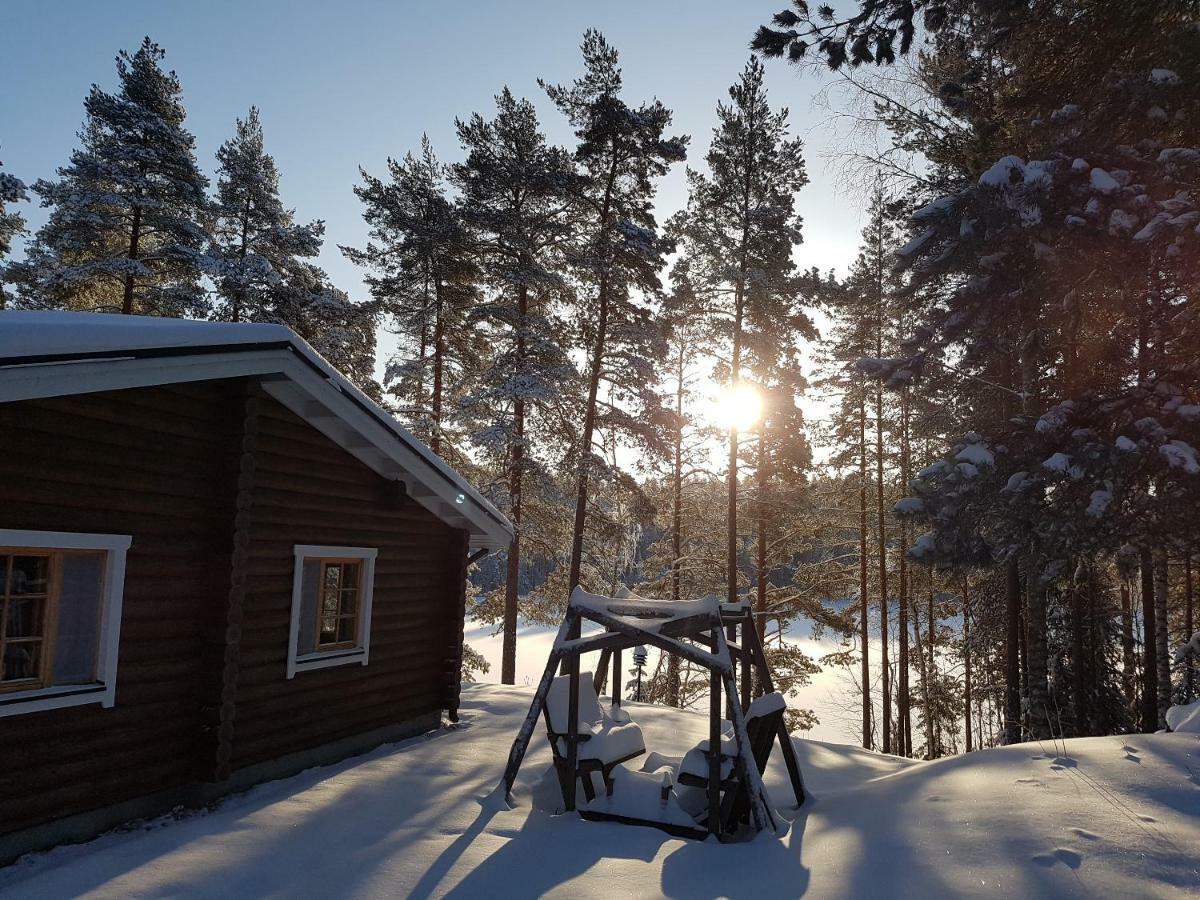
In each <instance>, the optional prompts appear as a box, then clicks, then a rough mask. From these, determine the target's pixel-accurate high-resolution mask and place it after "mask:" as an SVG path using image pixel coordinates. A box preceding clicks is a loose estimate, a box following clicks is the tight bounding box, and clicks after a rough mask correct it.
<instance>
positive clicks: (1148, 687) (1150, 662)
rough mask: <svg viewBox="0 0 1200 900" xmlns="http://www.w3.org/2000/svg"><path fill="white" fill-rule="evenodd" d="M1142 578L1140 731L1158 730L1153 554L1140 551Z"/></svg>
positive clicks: (1144, 550) (1145, 550)
mask: <svg viewBox="0 0 1200 900" xmlns="http://www.w3.org/2000/svg"><path fill="white" fill-rule="evenodd" d="M1139 568H1140V570H1141V576H1142V731H1145V732H1153V731H1157V730H1158V640H1157V639H1156V637H1155V635H1156V634H1157V633H1158V624H1157V616H1156V612H1157V610H1156V608H1155V603H1154V554H1153V553H1152V552H1151V551H1150V550H1149V548H1146V549H1143V550H1142V552H1141V557H1140V566H1139Z"/></svg>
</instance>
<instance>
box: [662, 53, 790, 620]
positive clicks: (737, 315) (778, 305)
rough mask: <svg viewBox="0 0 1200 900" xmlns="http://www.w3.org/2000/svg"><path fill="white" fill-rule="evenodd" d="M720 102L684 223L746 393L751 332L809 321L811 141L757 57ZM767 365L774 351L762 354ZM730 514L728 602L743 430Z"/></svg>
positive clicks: (696, 269) (727, 374) (734, 444)
mask: <svg viewBox="0 0 1200 900" xmlns="http://www.w3.org/2000/svg"><path fill="white" fill-rule="evenodd" d="M729 97H730V102H729V103H728V104H725V103H719V104H717V117H718V120H719V125H718V126H717V128H715V129H714V131H713V140H712V144H711V145H710V147H709V151H708V154H707V155H706V156H705V162H706V163H707V164H708V170H709V172H708V174H704V173H702V172H698V171H695V170H689V171H688V188H689V196H688V205H687V208H686V209H685V210H684V211H683V212H682V213H681V214H680V215H679V216H678V217H677V219H676V220H675V222H674V225H673V227H674V229H675V230H676V231H677V232H678V233H679V234H680V236H681V238H682V241H683V245H684V248H685V252H686V253H687V254H688V255H689V257H690V258H691V261H692V262H691V268H692V282H693V286H694V290H695V291H696V293H697V295H698V296H699V297H700V298H702V299H703V300H704V301H705V303H706V305H707V306H708V308H709V310H710V313H709V315H710V320H711V323H712V328H713V330H714V332H715V333H716V334H719V335H720V336H721V338H722V339H723V340H724V341H725V343H726V346H727V350H728V356H727V358H726V360H725V361H724V365H722V366H721V371H720V372H719V373H718V374H719V377H721V378H722V380H726V381H727V382H728V384H729V387H730V391H731V392H736V391H737V390H738V388H739V386H740V384H741V382H742V376H743V354H744V353H745V342H746V329H747V327H748V325H749V323H750V322H751V320H754V321H756V322H758V323H759V325H758V330H759V334H760V335H762V336H767V335H773V336H775V338H776V340H785V341H786V340H795V338H794V336H793V335H794V333H795V330H797V329H798V330H800V331H801V332H803V331H804V330H805V329H806V328H807V327H808V326H807V320H806V319H805V318H804V317H803V315H802V314H801V312H800V311H799V310H798V309H797V308H796V299H797V294H798V284H797V282H796V280H795V279H794V278H793V277H792V274H793V264H792V260H791V252H792V249H793V247H795V246H796V245H797V244H799V243H800V240H801V238H800V217H799V215H798V214H797V213H796V211H795V194H796V192H797V191H799V190H800V188H801V187H803V186H804V185H805V184H806V183H807V182H808V177H807V175H806V174H805V171H804V157H803V154H802V144H801V142H800V141H799V140H798V139H795V138H789V137H788V126H787V117H788V111H787V110H786V109H782V110H779V111H778V112H775V111H773V110H772V109H771V107H770V105H769V104H768V102H767V92H766V88H765V86H764V85H763V68H762V64H761V63H759V62H758V61H757V60H756V59H753V58H752V59H751V60H750V62H749V63H747V65H746V68H745V69H744V70H743V72H742V75H741V77H740V78H739V79H738V82H737V83H736V84H735V85H733V86H732V87H731V88H730V89H729ZM762 355H763V357H764V358H768V357H771V356H773V355H774V354H772V353H769V352H768V353H764V354H762ZM727 478H728V493H729V509H728V522H727V534H726V554H727V560H728V569H729V571H728V583H727V585H726V598H727V600H728V602H730V603H734V602H736V601H737V594H738V524H737V514H738V510H737V507H738V503H737V501H738V433H737V430H736V428H733V429H730V432H729V468H728V474H727Z"/></svg>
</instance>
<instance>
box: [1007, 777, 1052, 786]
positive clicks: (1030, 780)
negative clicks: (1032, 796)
mask: <svg viewBox="0 0 1200 900" xmlns="http://www.w3.org/2000/svg"><path fill="white" fill-rule="evenodd" d="M1014 784H1032V785H1035V786H1037V787H1045V785H1044V784H1042V782H1041V780H1040V779H1038V778H1018V779H1017V780H1016V781H1015V782H1014Z"/></svg>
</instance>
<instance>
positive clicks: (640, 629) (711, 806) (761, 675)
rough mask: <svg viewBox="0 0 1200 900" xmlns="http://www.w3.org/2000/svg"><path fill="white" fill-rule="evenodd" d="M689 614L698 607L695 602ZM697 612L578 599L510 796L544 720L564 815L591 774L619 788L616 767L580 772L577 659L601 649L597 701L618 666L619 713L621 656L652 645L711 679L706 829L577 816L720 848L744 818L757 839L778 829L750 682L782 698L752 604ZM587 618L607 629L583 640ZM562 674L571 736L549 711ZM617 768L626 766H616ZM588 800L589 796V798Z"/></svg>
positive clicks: (520, 743)
mask: <svg viewBox="0 0 1200 900" xmlns="http://www.w3.org/2000/svg"><path fill="white" fill-rule="evenodd" d="M692 608H693V609H696V608H697V607H696V606H695V605H694V604H693V605H692ZM699 608H700V609H701V611H700V612H695V613H693V614H690V615H674V614H672V613H670V612H667V611H665V610H666V605H665V604H662V603H648V602H646V601H639V600H637V599H636V598H634V599H625V600H619V599H609V598H604V597H597V596H595V595H591V594H588V593H586V592H585V591H582V590H581V589H580V588H576V589H575V591H574V592H573V593H572V594H571V599H570V601H569V603H568V605H567V612H566V615H565V616H564V617H563V621H562V624H561V625H560V626H559V629H558V635H557V637H556V639H555V641H554V647H553V649H552V650H551V651H550V657H549V659H548V660H547V661H546V668H545V671H544V672H543V673H542V678H541V681H540V682H539V683H538V688H537V692H536V693H535V694H534V698H533V703H532V704H531V705H530V707H529V713H528V714H527V715H526V717H525V720H524V721H523V722H522V723H521V728H520V731H518V733H517V737H516V739H515V740H514V741H513V745H512V749H511V751H510V752H509V755H508V764H507V766H506V767H505V770H504V779H503V784H504V795H505V797H508V796H509V795H510V794H511V792H512V786H513V783H514V782H515V781H516V778H517V772H518V771H519V770H520V767H521V762H522V761H523V760H524V758H525V753H526V751H527V750H528V749H529V742H530V740H531V739H532V737H533V731H534V728H535V727H536V725H537V719H538V716H539V715H540V716H542V717H544V719H545V723H546V729H547V732H548V733H549V734H551V742H552V743H551V746H552V750H553V753H554V759H555V768H556V771H557V772H558V776H559V783H560V786H561V788H562V792H563V803H564V808H565V810H566V811H567V812H574V811H576V810H577V797H576V785H577V783H578V779H579V778H581V777H582V778H583V779H584V783H585V792H586V793H588V794H589V795H590V794H591V793H593V792H592V791H590V790H588V789H587V786H590V778H591V774H592V773H594V772H597V771H600V772H601V773H602V776H603V779H604V783H605V786H606V787H607V789H608V790H609V791H611V790H612V782H611V780H610V777H609V773H610V771H611V768H612V765H611V764H610V765H606V766H597V765H596V764H595V762H594V761H591V760H585V763H587V764H586V765H584V766H582V767H581V765H580V762H581V761H580V746H581V744H584V743H585V742H586V741H587V740H588V738H589V735H586V734H580V733H579V679H580V664H579V663H580V657H581V656H582V655H583V654H584V653H590V652H595V651H599V652H600V654H601V657H600V664H599V665H598V666H597V667H596V672H595V675H594V680H593V687H594V689H595V692H596V695H597V696H599V695H600V694H601V693H602V692H603V690H604V686H605V682H606V681H607V674H608V669H609V666H610V665H611V669H612V679H613V691H612V698H613V699H612V705H613V706H615V707H618V708H619V707H620V705H621V654H622V651H623V650H626V649H630V648H632V647H637V646H639V645H643V644H649V645H651V646H653V647H657V648H658V649H659V650H660V651H662V652H664V653H670V654H673V655H675V656H678V657H680V658H682V659H686V660H688V661H689V662H692V663H694V664H695V665H698V666H701V667H702V668H704V669H707V670H708V671H709V673H710V681H709V705H708V707H709V737H708V747H709V749H708V751H706V753H705V756H706V757H707V761H708V778H707V781H706V784H705V786H706V787H707V792H708V816H707V820H706V822H705V826H704V827H701V826H700V825H697V827H696V828H694V829H693V828H687V827H683V826H678V825H668V824H664V823H662V822H656V821H652V820H642V819H631V818H629V817H626V816H619V815H613V814H608V813H603V812H597V811H594V810H588V809H583V810H579V813H580V815H582V816H584V817H585V818H589V819H604V820H610V821H618V822H624V823H629V824H639V825H650V826H653V827H655V828H660V829H662V830H665V831H668V832H670V833H672V834H676V835H680V836H684V837H694V838H701V839H702V838H705V837H708V836H709V835H716V836H717V838H718V839H719V840H726V839H728V837H729V836H731V835H732V834H733V833H734V832H736V831H737V830H738V829H739V828H740V827H741V826H742V825H743V824H746V820H747V819H748V820H749V823H748V824H750V825H751V827H753V829H754V831H755V832H759V831H762V830H764V829H768V828H769V829H772V830H774V828H775V821H774V817H773V815H772V813H771V810H770V806H769V804H768V802H767V797H766V790H765V788H764V787H763V784H762V779H761V776H760V771H759V765H758V763H757V761H756V759H755V757H756V755H759V756H760V757H761V761H762V763H763V765H765V761H766V754H769V752H770V746H769V743H768V744H766V745H765V746H763V740H764V738H763V736H762V735H761V734H756V735H755V743H756V744H758V745H759V746H758V747H754V746H752V743H751V737H750V734H749V732H748V730H747V714H748V712H749V709H750V704H751V701H752V697H751V694H752V692H753V690H754V687H755V686H756V685H755V679H754V678H753V676H754V675H755V674H756V675H757V676H758V678H757V687H758V688H759V690H760V691H761V692H762V693H772V692H774V690H775V686H774V681H773V679H772V677H771V672H770V668H769V666H768V665H767V658H766V654H765V652H764V651H763V646H762V641H761V639H760V636H759V633H758V628H757V626H756V625H755V622H754V613H753V611H752V610H751V609H750V607H749V606H748V605H744V604H736V605H734V604H722V603H719V602H717V601H716V600H714V601H713V602H712V604H711V606H709V607H708V608H707V609H704V608H703V604H701V605H700V607H699ZM585 620H586V621H590V622H593V623H595V624H597V625H600V626H601V627H603V628H604V629H605V630H604V631H603V632H602V633H600V634H595V635H589V636H588V637H581V636H580V635H581V632H582V625H583V622H584V621H585ZM642 622H645V626H642V625H641V623H642ZM739 638H740V641H739ZM560 667H561V669H562V674H563V675H566V676H568V677H569V678H570V684H569V700H568V711H567V731H566V733H558V732H555V730H554V728H553V727H552V723H551V721H550V713H549V710H548V709H547V703H546V699H547V696H548V695H549V692H550V686H551V683H552V682H553V681H554V678H555V674H556V672H558V670H559V669H560ZM739 682H740V684H739ZM722 691H724V694H725V704H724V713H725V716H727V717H728V718H729V720H730V721H731V722H732V723H733V738H734V742H735V744H736V747H737V751H736V754H735V755H734V756H733V757H732V758H731V757H729V756H727V755H724V754H722V753H721V737H722V734H721V725H722V719H723V716H722ZM772 723H773V725H769V726H768V727H773V729H774V731H775V734H774V735H773V738H774V739H775V740H777V741H778V743H779V749H780V752H781V753H782V754H783V759H784V763H785V765H786V766H787V770H788V777H789V779H790V781H791V787H792V792H793V794H794V796H795V798H796V805H797V806H800V805H801V804H803V803H804V800H805V796H806V794H805V790H804V781H803V778H802V776H801V774H800V766H799V764H798V763H797V761H796V752H795V748H794V747H793V746H792V742H791V737H790V735H789V734H788V731H787V726H786V724H785V723H784V721H783V715H782V710H779V711H778V714H777V715H775V716H773V717H772ZM557 739H561V740H562V742H563V747H564V748H565V752H560V749H559V747H558V746H557V745H556V744H555V741H556V740H557ZM768 740H770V739H768ZM764 750H765V753H764ZM756 751H757V753H756ZM638 755H640V754H638ZM620 761H623V760H618V762H620ZM726 762H729V763H731V764H732V771H731V772H730V774H729V776H728V777H727V778H725V779H722V778H721V768H722V764H723V763H726ZM681 783H684V782H681ZM686 783H689V784H693V785H695V784H696V781H695V779H694V776H690V777H689V779H688V781H687V782H686ZM723 793H724V797H723ZM587 799H588V800H591V799H592V798H591V796H589V797H588V798H587ZM747 813H748V815H747Z"/></svg>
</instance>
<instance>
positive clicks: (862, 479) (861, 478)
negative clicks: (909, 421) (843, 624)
mask: <svg viewBox="0 0 1200 900" xmlns="http://www.w3.org/2000/svg"><path fill="white" fill-rule="evenodd" d="M869 564H870V562H869V560H868V559H867V383H866V377H865V376H863V375H860V376H859V395H858V605H859V609H858V631H859V636H858V637H859V643H860V644H861V645H862V745H863V747H865V748H866V749H868V750H870V749H871V744H872V741H871V711H872V710H871V660H870V656H871V631H870V624H869V620H868V616H867V612H868V599H869V598H868V596H867V569H868V566H869Z"/></svg>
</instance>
